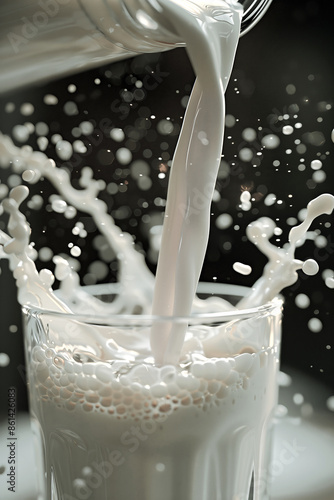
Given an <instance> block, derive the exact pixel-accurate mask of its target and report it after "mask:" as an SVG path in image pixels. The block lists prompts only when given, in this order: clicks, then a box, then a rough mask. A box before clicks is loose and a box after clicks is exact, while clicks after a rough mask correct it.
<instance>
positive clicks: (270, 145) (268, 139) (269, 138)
mask: <svg viewBox="0 0 334 500" xmlns="http://www.w3.org/2000/svg"><path fill="white" fill-rule="evenodd" d="M280 142H281V141H280V139H279V137H278V136H277V135H275V134H268V135H265V136H264V137H262V139H261V144H262V146H264V147H265V148H267V149H275V148H277V147H278V146H279V145H280Z"/></svg>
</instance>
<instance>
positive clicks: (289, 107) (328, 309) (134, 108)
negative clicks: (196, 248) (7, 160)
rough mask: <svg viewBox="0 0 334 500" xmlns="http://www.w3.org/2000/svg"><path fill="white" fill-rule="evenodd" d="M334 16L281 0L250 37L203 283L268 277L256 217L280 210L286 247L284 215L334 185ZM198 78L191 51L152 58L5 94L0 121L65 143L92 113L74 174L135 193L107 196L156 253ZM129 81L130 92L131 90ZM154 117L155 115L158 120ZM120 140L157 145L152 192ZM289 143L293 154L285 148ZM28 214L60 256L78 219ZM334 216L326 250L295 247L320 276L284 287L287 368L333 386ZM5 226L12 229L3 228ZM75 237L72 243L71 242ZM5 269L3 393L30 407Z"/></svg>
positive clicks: (234, 84) (321, 0)
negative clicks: (89, 171) (318, 176)
mask: <svg viewBox="0 0 334 500" xmlns="http://www.w3.org/2000/svg"><path fill="white" fill-rule="evenodd" d="M332 14H333V8H332V3H331V2H329V1H326V0H318V1H299V0H293V1H292V0H291V1H289V2H287V1H284V0H274V2H273V5H272V6H271V7H270V9H269V11H268V12H267V14H266V15H265V17H264V18H263V19H262V20H261V22H260V23H259V24H258V25H257V26H256V27H255V28H254V29H253V30H252V31H251V32H250V33H248V34H247V35H245V36H244V37H242V39H241V40H240V45H239V48H238V52H237V57H236V61H235V67H234V71H233V74H232V78H231V81H230V84H229V88H228V91H227V95H226V103H227V104H226V106H227V113H228V114H229V115H233V116H234V117H235V118H236V119H237V120H238V121H236V123H235V124H234V126H233V127H227V129H226V133H225V148H224V160H225V161H226V163H227V164H228V168H229V169H230V172H231V176H230V177H229V178H228V179H226V178H224V176H221V177H220V179H219V180H218V183H217V189H218V191H219V192H220V193H221V199H220V200H219V201H217V202H215V203H214V204H213V208H212V213H213V215H212V231H211V236H210V242H209V247H208V252H207V257H206V261H205V265H204V268H203V273H202V279H203V280H206V281H212V280H213V278H214V277H217V280H218V281H221V282H233V283H239V284H245V285H251V284H252V283H253V282H254V280H255V279H256V278H257V277H259V276H260V275H261V272H262V269H263V266H264V264H265V262H266V260H265V258H264V257H262V256H261V255H260V254H259V252H258V251H257V250H256V248H254V247H253V246H252V245H251V244H250V243H249V242H247V241H246V239H245V237H244V234H245V228H246V226H247V224H248V223H249V222H251V221H252V220H254V219H255V218H257V217H258V216H263V215H266V216H270V217H271V218H273V219H274V220H276V222H277V225H278V226H279V227H281V228H282V230H283V233H282V235H281V236H280V237H279V238H276V239H277V241H276V244H277V245H280V244H282V243H284V242H286V241H287V236H288V231H289V225H288V224H287V222H286V221H287V219H288V218H289V217H296V216H297V214H298V212H299V210H301V209H302V208H304V207H305V206H306V205H307V203H308V202H309V201H310V200H311V199H312V198H314V197H316V196H318V195H319V194H321V193H323V192H331V193H333V192H334V175H333V163H332V158H331V157H332V154H333V143H332V141H331V130H332V128H333V111H332V108H331V106H332V105H333V58H332V45H333V36H332V29H333V28H332V26H333V24H332V19H333V17H332ZM96 78H99V79H100V81H101V83H100V84H99V85H96V83H94V80H95V79H96ZM136 79H138V80H140V81H142V82H144V85H143V88H142V92H139V93H138V92H137V93H135V90H136V87H135V85H134V82H135V80H136ZM193 81H194V75H193V72H192V69H191V66H190V64H189V62H188V60H187V57H186V54H185V51H184V50H183V49H177V50H174V51H171V52H168V53H164V54H162V55H153V56H142V57H139V58H137V59H136V60H128V61H124V62H122V63H117V64H114V65H109V66H106V67H102V68H100V69H97V70H94V71H90V72H87V73H82V74H80V75H75V76H71V77H68V78H65V79H62V80H60V81H57V82H53V83H50V84H46V85H43V86H42V87H34V88H29V89H25V90H20V91H17V92H15V93H13V94H10V95H6V96H3V97H1V99H0V110H1V126H0V129H1V130H2V132H3V133H7V134H10V133H11V130H12V128H13V126H14V125H15V124H19V123H24V122H25V121H31V122H33V123H37V122H39V121H44V122H46V123H48V124H49V127H50V132H49V134H48V138H49V139H50V138H51V135H52V134H54V133H61V134H62V136H63V138H64V139H68V140H70V141H73V137H72V135H71V130H72V129H73V127H76V126H78V124H79V123H80V122H82V121H83V120H88V119H89V120H91V121H92V122H93V124H94V133H93V134H92V135H91V136H90V137H89V138H86V139H83V140H84V142H85V143H86V145H87V148H88V151H87V153H86V154H84V155H82V156H81V157H80V156H79V155H75V156H74V157H73V158H72V159H71V160H70V161H69V162H67V167H68V168H69V169H70V170H71V172H72V176H73V179H74V183H75V179H76V178H77V176H78V172H79V170H80V168H81V167H82V166H84V165H90V166H92V167H94V172H95V174H96V177H98V178H99V177H102V178H104V179H105V180H106V182H110V181H111V180H112V182H114V183H116V184H117V185H121V184H122V183H124V184H125V185H126V186H127V191H126V192H122V191H119V192H118V193H117V194H116V195H114V196H112V197H111V196H110V195H108V196H107V195H106V194H102V197H103V198H104V199H105V200H106V201H107V203H108V206H109V210H110V212H111V214H112V215H113V216H114V217H115V219H116V222H117V224H118V225H119V226H120V227H122V229H123V230H124V231H128V232H130V233H132V234H133V235H134V236H135V237H136V242H137V248H139V249H140V248H142V249H143V251H145V252H147V250H148V240H147V234H148V230H149V227H150V226H151V225H153V223H159V222H160V221H161V216H162V210H163V208H162V207H157V206H156V204H155V203H154V200H155V199H156V197H161V198H165V196H166V187H167V177H166V178H165V179H158V176H157V174H158V172H159V168H160V166H161V162H162V160H160V159H159V158H163V162H164V163H166V162H168V160H169V159H171V157H172V153H173V149H174V147H175V143H176V140H177V132H178V130H179V124H180V123H181V119H180V117H181V116H183V113H184V106H183V105H182V103H181V99H182V97H184V96H186V95H189V92H190V90H191V86H192V84H193ZM69 84H75V85H76V91H75V92H74V93H69V91H68V86H69ZM291 85H293V86H294V87H295V91H294V93H291V92H293V90H294V88H293V87H291ZM287 86H288V87H287ZM125 88H126V89H127V90H128V92H130V93H131V94H132V97H131V96H130V97H129V95H130V94H127V93H124V89H125ZM177 91H178V92H177ZM48 93H50V94H54V95H56V96H57V97H58V104H57V105H56V106H48V105H46V104H45V103H44V102H43V97H44V95H45V94H48ZM129 99H130V100H129ZM67 101H73V102H75V103H76V104H77V107H78V113H77V114H76V115H73V116H68V115H66V114H65V113H64V104H65V103H66V102H67ZM7 102H13V103H14V104H15V111H13V112H12V113H6V112H5V111H4V110H5V105H6V103H7ZM24 102H31V103H32V104H33V105H34V107H35V111H34V113H33V115H31V116H30V117H22V115H21V114H20V105H21V104H22V103H24ZM151 115H155V117H156V118H150V117H151ZM167 116H168V117H170V119H171V121H172V123H173V124H174V131H173V133H172V134H170V135H168V136H161V134H159V132H158V131H157V126H156V124H157V123H158V122H159V121H160V120H162V119H165V118H166V117H167ZM143 118H149V120H148V122H149V123H150V128H149V129H142V130H141V131H140V133H139V135H138V134H137V135H136V132H135V130H136V129H137V130H138V123H142V121H140V119H143ZM213 119H214V117H213ZM138 120H139V122H138ZM297 122H300V123H302V128H301V129H295V130H294V133H293V134H291V135H284V134H283V126H284V125H294V124H295V123H297ZM228 123H230V122H228ZM112 127H120V128H123V129H124V130H125V131H126V135H127V138H126V140H125V141H124V142H123V143H119V144H115V143H113V142H112V141H111V140H110V137H109V138H108V137H107V135H108V132H109V130H110V128H112ZM246 127H251V128H253V129H255V130H256V139H255V140H254V141H253V142H252V143H251V144H245V142H244V140H243V138H242V131H243V130H244V129H245V128H246ZM259 127H262V129H261V128H260V129H259ZM314 132H316V133H314ZM268 133H274V134H276V135H277V136H278V137H279V139H280V145H279V147H278V148H276V149H273V150H268V149H267V150H264V151H263V150H261V138H262V136H263V135H266V134H268ZM36 139H37V137H36V136H34V134H32V136H31V141H30V144H31V145H32V146H33V147H35V148H36ZM296 139H297V140H299V141H300V143H301V144H303V145H304V146H305V147H304V148H303V150H302V151H303V152H302V153H300V152H298V150H297V146H298V144H296V143H295V142H294V141H295V140H296ZM163 142H165V143H167V146H166V144H165V145H164V146H163V148H162V147H161V143H163ZM119 146H126V147H128V148H130V149H131V150H132V154H133V159H141V158H142V157H143V151H145V150H150V151H151V153H150V155H151V156H150V158H147V162H148V163H149V166H150V177H151V178H152V179H153V185H152V187H151V188H150V189H149V190H148V191H140V190H139V189H138V186H137V184H136V183H135V182H133V181H132V180H131V175H130V174H129V171H128V168H127V167H124V166H122V165H120V164H118V163H117V160H116V159H115V158H113V159H112V157H111V156H109V157H108V158H107V159H105V158H104V157H103V155H102V156H101V153H99V151H101V150H107V149H110V150H111V151H113V148H115V147H119ZM245 146H247V147H249V148H250V149H251V150H252V151H253V152H254V158H253V161H252V162H243V161H242V160H240V158H239V157H238V153H239V151H240V150H241V149H242V148H243V147H245ZM289 149H291V153H289V152H288V153H287V150H289ZM162 151H163V152H164V155H163V157H161V154H162ZM299 151H300V149H299ZM257 153H262V154H260V155H258V154H257ZM46 154H47V155H48V156H50V157H53V158H54V159H55V160H56V161H57V164H58V165H61V163H62V162H61V161H60V160H59V158H58V157H57V156H56V155H55V153H54V145H52V144H49V146H48V148H47V150H46ZM107 156H108V155H107ZM301 159H304V161H301ZM314 159H320V160H321V161H322V163H323V168H322V169H323V171H325V172H326V180H325V181H324V182H322V183H316V182H315V181H314V180H312V174H313V170H312V169H311V167H310V163H311V161H312V160H314ZM274 161H275V162H277V161H279V162H280V163H279V165H278V166H277V164H275V165H273V162H274ZM106 163H107V164H106ZM300 164H304V165H305V169H304V170H301V169H300V168H298V166H299V165H300ZM254 165H255V166H254ZM0 175H1V178H3V176H5V175H6V172H5V171H3V170H1V171H0ZM126 183H127V184H126ZM244 189H249V190H250V191H251V193H252V195H253V197H254V198H255V201H254V202H253V204H252V210H251V211H249V212H244V211H242V210H241V209H240V207H239V197H240V193H241V192H242V190H244ZM41 190H42V191H43V193H42V194H43V196H44V199H45V203H46V205H47V198H48V194H49V193H51V192H53V191H54V190H53V189H51V188H50V186H49V185H48V184H47V183H46V182H44V183H43V184H39V185H38V186H37V187H35V188H32V194H34V193H38V194H39V193H40V191H41ZM269 193H274V194H275V195H276V197H277V199H278V200H281V201H282V203H281V204H277V203H276V204H274V205H273V206H270V207H268V206H266V205H265V203H264V199H265V197H266V195H267V194H269ZM289 195H292V197H289ZM125 204H126V205H127V206H129V207H130V211H129V214H128V216H123V215H122V213H121V212H122V211H121V212H118V211H117V209H118V207H120V206H121V207H122V206H124V205H125ZM146 204H147V206H146ZM225 212H228V213H230V215H232V217H233V225H232V226H231V227H230V228H228V229H227V230H226V231H224V232H223V231H221V230H219V229H218V228H217V227H216V226H215V219H216V218H217V217H218V216H219V214H220V213H225ZM26 213H27V215H28V217H29V220H30V221H31V223H32V227H33V235H32V241H35V242H36V247H37V248H41V247H43V246H50V247H52V248H53V249H54V251H55V253H56V252H67V253H68V248H67V243H68V241H69V239H68V238H66V235H68V234H70V230H71V227H72V225H73V222H71V221H67V220H65V219H64V218H62V216H61V215H59V217H58V216H56V215H55V214H52V219H50V216H48V214H47V213H45V212H41V213H40V212H35V211H33V210H29V209H28V208H27V211H26ZM3 220H5V219H3ZM85 222H86V223H87V227H89V230H90V233H89V235H88V237H87V238H86V239H85V240H82V239H81V240H80V238H78V239H77V241H75V244H78V245H79V246H81V248H82V269H81V274H82V276H83V277H84V276H86V278H85V279H86V280H87V279H88V278H87V272H88V270H89V263H90V262H91V261H92V260H95V259H97V258H98V252H96V251H95V250H92V249H91V248H90V245H89V243H90V241H91V240H92V238H93V236H94V225H92V224H91V222H89V221H87V220H86V221H85ZM2 224H3V223H2ZM235 224H238V225H239V226H240V229H239V230H235V229H233V226H234V225H235ZM332 224H333V217H332V216H324V217H322V218H320V219H318V221H317V222H316V223H315V224H314V228H315V229H319V230H321V234H323V235H325V236H326V237H327V241H328V244H327V246H326V247H325V248H322V249H319V248H317V247H316V246H315V244H314V242H312V241H308V242H306V244H305V245H304V246H303V247H302V248H300V249H298V251H297V257H298V258H301V259H307V258H315V259H316V260H318V262H319V265H320V272H319V273H318V275H317V276H314V277H306V276H303V277H302V278H301V279H300V280H299V282H298V283H297V284H296V285H294V286H293V287H292V288H291V289H289V290H287V291H285V292H284V296H285V298H286V305H285V313H284V327H283V331H284V339H283V347H282V365H283V368H285V367H289V366H291V367H293V368H296V369H298V370H300V371H301V372H303V373H304V374H306V375H311V376H312V377H314V378H315V379H318V380H319V381H320V382H322V383H323V384H326V385H327V386H329V387H330V388H332V389H334V344H333V335H334V333H333V305H334V290H330V289H329V288H327V287H326V286H325V284H324V280H323V278H322V276H321V272H322V271H323V270H325V269H333V268H334V257H333V253H334V246H333V245H334V243H333V240H334V234H333V228H332ZM0 227H1V228H4V226H3V225H2V226H0ZM71 241H74V240H73V238H72V240H71ZM235 261H241V262H244V263H247V264H250V265H252V267H253V272H252V274H251V275H250V276H249V277H244V276H241V275H238V274H237V273H236V272H234V271H233V269H232V264H233V262H235ZM148 264H149V265H150V267H151V268H152V269H153V270H154V260H152V259H151V260H148ZM0 265H1V271H2V275H1V278H0V308H1V335H0V352H4V353H7V354H8V355H9V357H10V360H11V361H10V364H9V365H8V366H7V367H2V368H0V370H1V376H0V380H1V382H0V383H1V391H4V392H3V393H1V394H0V398H1V399H0V401H6V398H5V394H6V392H7V388H8V386H9V385H14V386H16V387H17V391H18V397H17V404H18V408H19V409H24V408H26V405H27V401H26V392H25V369H24V357H23V350H22V345H23V340H22V332H21V327H20V323H21V322H20V310H19V308H18V307H17V305H16V302H15V285H14V283H13V280H12V278H11V276H10V273H9V271H8V269H7V264H6V262H1V263H0ZM40 265H42V264H40ZM115 270H116V263H115V262H113V261H112V262H110V274H109V275H108V276H107V277H106V280H113V279H115ZM299 293H305V294H307V295H308V296H309V298H310V305H309V307H308V308H307V309H299V308H298V307H297V306H296V305H295V297H296V295H298V294H299ZM312 317H318V318H319V319H321V321H322V324H323V328H322V330H321V331H320V332H318V333H315V332H312V331H310V330H309V328H308V321H309V320H310V319H311V318H312ZM10 325H14V326H17V331H13V330H15V328H14V329H13V328H10ZM10 330H11V331H10ZM3 394H4V395H3ZM4 406H6V405H4ZM1 407H2V405H1Z"/></svg>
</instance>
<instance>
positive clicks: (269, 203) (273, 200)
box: [264, 193, 277, 207]
mask: <svg viewBox="0 0 334 500" xmlns="http://www.w3.org/2000/svg"><path fill="white" fill-rule="evenodd" d="M276 200H277V198H276V195H275V194H273V193H270V194H268V195H267V196H266V197H265V199H264V204H265V205H266V206H267V207H271V206H272V205H274V204H275V203H276Z"/></svg>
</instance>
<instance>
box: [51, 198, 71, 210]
mask: <svg viewBox="0 0 334 500" xmlns="http://www.w3.org/2000/svg"><path fill="white" fill-rule="evenodd" d="M51 206H52V210H54V211H55V212H57V213H58V214H62V213H64V212H65V210H66V208H67V203H66V201H64V200H60V199H59V198H57V199H54V200H53V201H52V204H51Z"/></svg>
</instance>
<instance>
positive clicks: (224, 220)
mask: <svg viewBox="0 0 334 500" xmlns="http://www.w3.org/2000/svg"><path fill="white" fill-rule="evenodd" d="M215 224H216V227H218V229H227V228H228V227H230V226H232V224H233V217H232V216H231V215H230V214H220V215H219V216H218V217H217V219H216V222H215Z"/></svg>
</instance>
